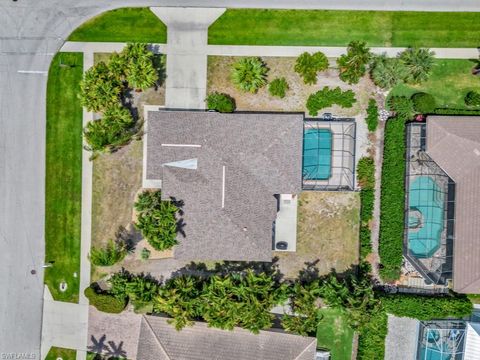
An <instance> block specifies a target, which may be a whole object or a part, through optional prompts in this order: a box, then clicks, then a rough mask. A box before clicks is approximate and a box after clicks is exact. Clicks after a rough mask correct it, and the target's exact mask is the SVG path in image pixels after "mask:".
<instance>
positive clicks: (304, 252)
mask: <svg viewBox="0 0 480 360" xmlns="http://www.w3.org/2000/svg"><path fill="white" fill-rule="evenodd" d="M359 211H360V199H359V196H358V193H354V192H317V191H304V192H302V193H301V194H300V195H299V200H298V223H297V251H296V252H275V256H278V258H279V260H278V264H279V267H280V272H282V273H283V274H284V275H285V277H287V278H295V277H297V276H298V272H299V271H300V270H302V269H305V266H306V265H305V263H307V262H308V263H315V267H317V268H318V270H319V273H320V274H328V273H330V272H331V270H332V269H335V270H336V271H337V272H338V273H342V272H343V271H345V270H347V269H349V268H350V267H351V266H352V265H356V264H358V257H359V253H358V252H359V250H358V248H359V244H358V232H359Z"/></svg>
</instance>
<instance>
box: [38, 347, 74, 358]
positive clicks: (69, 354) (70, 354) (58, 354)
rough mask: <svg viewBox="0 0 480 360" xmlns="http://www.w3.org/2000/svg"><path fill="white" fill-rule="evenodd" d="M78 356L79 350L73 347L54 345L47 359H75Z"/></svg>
mask: <svg viewBox="0 0 480 360" xmlns="http://www.w3.org/2000/svg"><path fill="white" fill-rule="evenodd" d="M76 356H77V352H76V351H75V350H71V349H64V348H59V347H54V346H52V347H51V348H50V350H49V351H48V354H47V356H46V357H45V360H58V359H62V360H75V359H76Z"/></svg>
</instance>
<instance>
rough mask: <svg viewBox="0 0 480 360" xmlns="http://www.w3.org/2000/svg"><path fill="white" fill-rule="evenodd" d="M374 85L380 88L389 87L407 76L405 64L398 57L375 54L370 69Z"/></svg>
mask: <svg viewBox="0 0 480 360" xmlns="http://www.w3.org/2000/svg"><path fill="white" fill-rule="evenodd" d="M370 74H371V76H372V80H373V82H374V83H375V85H377V86H379V87H381V88H382V89H391V88H392V87H394V86H395V85H398V84H400V83H402V82H403V81H404V80H405V79H407V78H408V70H407V68H406V66H405V64H404V63H403V62H402V61H401V60H400V59H398V58H389V57H387V56H386V55H385V54H382V55H379V56H376V57H375V58H374V60H373V64H372V68H371V71H370Z"/></svg>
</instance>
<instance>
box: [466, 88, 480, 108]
mask: <svg viewBox="0 0 480 360" xmlns="http://www.w3.org/2000/svg"><path fill="white" fill-rule="evenodd" d="M465 105H467V106H479V105H480V93H478V92H477V91H469V92H468V93H467V95H465Z"/></svg>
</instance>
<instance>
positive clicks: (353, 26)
mask: <svg viewBox="0 0 480 360" xmlns="http://www.w3.org/2000/svg"><path fill="white" fill-rule="evenodd" d="M478 31H480V14H479V13H461V12H455V13H447V12H413V11H408V12H406V11H343V10H342V11H340V10H266V9H229V10H227V11H226V12H225V14H223V15H222V16H221V17H220V18H219V19H218V20H217V21H216V22H215V23H214V24H213V25H211V26H210V28H209V32H208V41H209V43H210V44H231V45H312V46H315V45H317V46H319V45H329V46H345V45H347V44H348V43H349V42H350V41H352V40H360V41H366V42H367V43H368V45H369V46H386V47H406V46H419V47H473V48H476V47H477V46H478V36H477V33H478Z"/></svg>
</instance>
